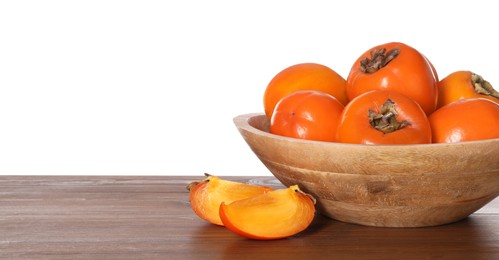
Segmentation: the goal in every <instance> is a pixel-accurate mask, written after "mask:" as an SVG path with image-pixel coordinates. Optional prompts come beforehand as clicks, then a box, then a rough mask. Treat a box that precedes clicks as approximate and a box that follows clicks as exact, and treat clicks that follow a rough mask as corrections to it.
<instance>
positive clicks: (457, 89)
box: [437, 70, 499, 108]
mask: <svg viewBox="0 0 499 260" xmlns="http://www.w3.org/2000/svg"><path fill="white" fill-rule="evenodd" d="M473 75H476V74H475V73H473V72H472V71H469V70H459V71H455V72H452V73H451V74H449V75H447V76H446V77H445V78H443V79H442V80H441V81H440V82H439V83H438V105H437V108H441V107H443V106H445V105H447V104H450V103H452V102H454V101H457V100H460V99H464V98H485V99H489V100H492V101H494V102H495V103H497V104H499V98H497V97H494V96H491V95H485V94H480V93H477V92H476V91H475V86H474V84H473Z"/></svg>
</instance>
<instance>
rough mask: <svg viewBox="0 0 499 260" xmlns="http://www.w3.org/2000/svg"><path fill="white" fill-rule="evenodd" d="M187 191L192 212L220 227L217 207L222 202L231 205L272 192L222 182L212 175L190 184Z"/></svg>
mask: <svg viewBox="0 0 499 260" xmlns="http://www.w3.org/2000/svg"><path fill="white" fill-rule="evenodd" d="M187 189H188V190H189V191H190V192H189V200H190V203H191V208H192V210H193V211H194V212H195V213H196V214H197V215H198V216H199V217H200V218H202V219H204V220H206V221H208V222H210V223H213V224H216V225H220V226H223V223H222V220H221V219H220V216H219V207H220V204H221V203H222V202H225V203H231V202H233V201H236V200H240V199H245V198H248V197H253V196H255V195H260V194H264V193H267V192H270V191H272V190H273V189H272V188H270V187H267V186H257V185H251V184H246V183H242V182H235V181H229V180H224V179H221V178H219V177H217V176H213V175H207V177H206V178H205V179H203V180H201V181H195V182H191V183H190V184H189V185H188V186H187Z"/></svg>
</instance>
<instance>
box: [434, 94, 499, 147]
mask: <svg viewBox="0 0 499 260" xmlns="http://www.w3.org/2000/svg"><path fill="white" fill-rule="evenodd" d="M428 119H429V121H430V126H431V129H432V139H433V142H434V143H454V142H465V141H475V140H484V139H492V138H499V104H497V103H495V102H493V101H491V100H489V99H484V98H466V99H460V100H457V101H454V102H452V103H450V104H447V105H445V106H443V107H441V108H439V109H438V110H437V111H435V112H433V114H431V115H430V116H429V117H428Z"/></svg>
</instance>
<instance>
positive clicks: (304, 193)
mask: <svg viewBox="0 0 499 260" xmlns="http://www.w3.org/2000/svg"><path fill="white" fill-rule="evenodd" d="M291 187H292V188H293V189H294V190H295V192H298V193H300V194H303V195H305V196H307V197H308V198H309V199H310V200H311V201H312V203H313V204H314V205H315V204H317V200H316V199H315V197H314V196H312V195H311V194H308V193H306V192H303V191H302V190H301V189H300V188H299V187H298V185H293V186H291Z"/></svg>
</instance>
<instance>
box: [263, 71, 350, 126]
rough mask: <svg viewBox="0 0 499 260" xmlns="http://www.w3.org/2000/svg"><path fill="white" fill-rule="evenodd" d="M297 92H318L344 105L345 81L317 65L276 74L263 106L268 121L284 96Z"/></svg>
mask: <svg viewBox="0 0 499 260" xmlns="http://www.w3.org/2000/svg"><path fill="white" fill-rule="evenodd" d="M297 90H319V91H322V92H325V93H327V94H329V95H331V96H333V97H335V98H336V99H338V101H340V103H342V105H346V103H347V102H348V98H347V94H346V90H345V79H344V78H343V77H342V76H341V75H339V74H338V73H337V72H336V71H334V70H333V69H331V68H329V67H327V66H325V65H322V64H318V63H299V64H295V65H292V66H289V67H287V68H285V69H283V70H282V71H280V72H279V73H277V74H276V75H275V76H274V77H273V78H272V80H271V81H270V82H269V84H268V85H267V88H266V89H265V93H264V95H263V105H264V109H265V114H266V115H267V117H268V119H269V120H270V119H271V118H272V113H273V112H274V107H275V106H276V104H277V103H278V102H279V100H281V98H283V97H284V96H286V95H288V94H291V93H293V92H295V91H297Z"/></svg>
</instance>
